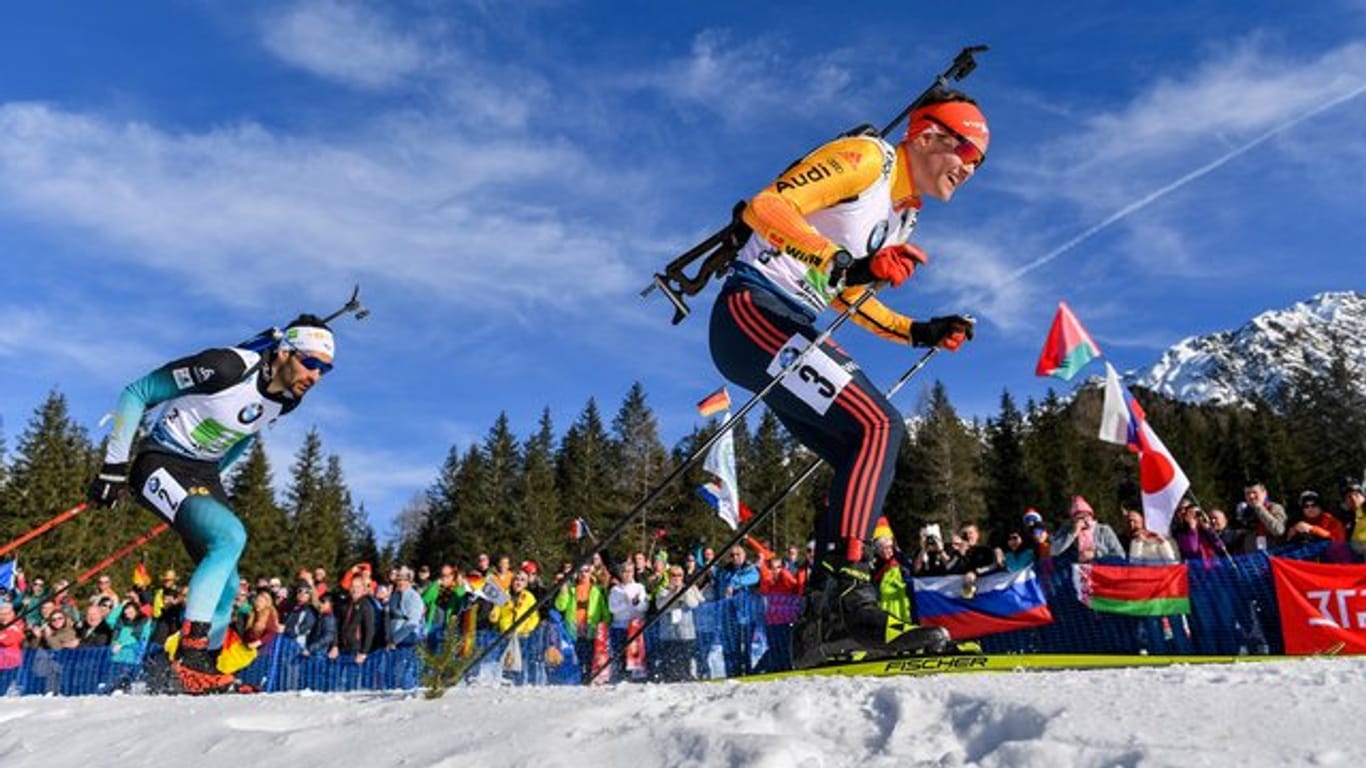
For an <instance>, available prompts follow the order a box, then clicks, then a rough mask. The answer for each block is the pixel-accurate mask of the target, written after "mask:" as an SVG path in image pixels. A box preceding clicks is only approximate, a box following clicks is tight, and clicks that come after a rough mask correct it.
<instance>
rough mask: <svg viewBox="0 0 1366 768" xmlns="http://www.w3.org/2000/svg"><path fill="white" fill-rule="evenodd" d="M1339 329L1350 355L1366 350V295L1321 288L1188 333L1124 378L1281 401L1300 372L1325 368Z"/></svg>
mask: <svg viewBox="0 0 1366 768" xmlns="http://www.w3.org/2000/svg"><path fill="white" fill-rule="evenodd" d="M1335 336H1336V337H1337V338H1338V339H1339V340H1340V341H1341V343H1342V344H1343V345H1344V349H1345V351H1346V353H1347V360H1349V361H1355V360H1360V359H1362V357H1363V355H1364V354H1366V294H1363V293H1356V292H1350V291H1339V292H1328V293H1320V294H1318V295H1316V296H1314V297H1313V298H1311V299H1309V300H1308V301H1301V302H1297V303H1296V304H1294V305H1292V306H1290V307H1288V308H1286V309H1280V310H1269V311H1266V312H1262V313H1261V314H1259V315H1257V316H1256V317H1254V318H1252V319H1251V320H1249V321H1248V322H1247V323H1245V324H1244V325H1243V326H1242V327H1241V328H1238V329H1237V330H1234V331H1220V332H1217V333H1212V334H1209V335H1207V336H1198V337H1196V336H1192V337H1190V338H1187V339H1183V340H1182V341H1180V342H1178V343H1177V344H1175V345H1174V346H1172V347H1171V348H1170V349H1168V350H1167V351H1166V352H1164V353H1163V354H1162V357H1161V358H1160V359H1159V360H1158V361H1157V362H1156V363H1155V364H1153V365H1152V366H1151V367H1150V368H1148V369H1146V370H1144V371H1141V372H1138V373H1129V374H1126V375H1125V379H1126V381H1129V382H1131V383H1134V384H1137V385H1138V386H1141V387H1144V388H1147V389H1150V390H1153V391H1156V392H1159V393H1161V394H1163V395H1166V396H1168V397H1172V398H1175V399H1177V400H1183V401H1186V402H1191V403H1213V404H1215V405H1232V404H1248V403H1249V402H1250V400H1251V398H1252V397H1253V396H1258V397H1261V398H1263V399H1266V400H1268V401H1271V402H1276V401H1278V399H1279V394H1280V392H1279V390H1280V389H1281V387H1282V386H1283V385H1284V384H1285V383H1286V382H1288V381H1289V380H1290V378H1292V375H1293V374H1294V373H1295V372H1297V371H1302V370H1305V369H1311V370H1317V371H1323V370H1325V369H1326V368H1327V367H1328V364H1329V361H1330V360H1331V358H1332V340H1333V338H1334V337H1335ZM1362 394H1366V384H1363V392H1362Z"/></svg>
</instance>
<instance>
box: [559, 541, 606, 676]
mask: <svg viewBox="0 0 1366 768" xmlns="http://www.w3.org/2000/svg"><path fill="white" fill-rule="evenodd" d="M555 610H557V611H559V612H560V615H561V616H563V617H564V623H565V628H566V629H567V630H568V632H569V638H570V640H571V641H573V643H574V655H575V657H577V658H578V660H579V670H580V672H581V674H582V680H583V683H584V685H587V684H588V683H589V682H590V680H589V676H590V675H591V674H592V673H593V639H594V637H596V636H597V632H598V627H599V626H600V625H602V624H603V623H606V622H610V621H612V611H611V610H610V609H609V608H608V606H607V596H606V595H605V594H604V593H603V591H602V587H601V586H599V585H598V582H597V578H596V577H595V576H594V569H593V566H592V565H588V564H586V565H584V566H583V567H582V568H580V569H579V573H578V578H576V579H575V580H574V582H573V583H570V582H569V581H568V580H565V581H564V582H563V583H561V584H560V591H559V593H558V594H557V595H555Z"/></svg>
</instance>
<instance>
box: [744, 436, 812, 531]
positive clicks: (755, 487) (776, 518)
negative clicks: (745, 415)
mask: <svg viewBox="0 0 1366 768" xmlns="http://www.w3.org/2000/svg"><path fill="white" fill-rule="evenodd" d="M748 442H749V451H748V452H747V453H746V454H745V457H744V461H743V462H742V464H743V467H744V471H743V473H742V474H741V476H740V487H741V489H742V492H741V498H749V499H753V503H752V504H751V506H753V507H754V511H755V512H760V511H762V510H763V509H764V508H766V507H767V506H768V505H769V504H771V503H772V502H773V500H774V499H776V498H778V494H780V493H782V492H783V490H784V489H786V488H787V487H788V486H789V485H791V483H792V481H793V480H794V479H795V478H796V476H797V473H799V472H800V471H802V470H803V469H805V468H806V466H807V464H806V463H799V462H797V461H794V460H792V457H791V453H792V451H793V448H794V446H793V444H792V440H791V438H789V437H788V435H787V431H786V430H784V429H783V426H782V423H781V422H779V421H778V417H777V416H776V415H774V413H773V412H772V411H770V410H768V409H764V413H763V416H761V417H760V419H759V426H758V428H757V429H756V430H755V432H754V436H753V437H752V438H751V439H750V440H749V441H748ZM802 490H808V489H802ZM807 513H808V507H807V505H806V497H805V495H804V494H793V496H790V497H789V498H787V499H785V500H784V501H783V502H782V505H781V506H780V507H779V508H778V509H776V510H774V514H773V515H772V516H770V518H769V524H768V525H767V526H761V528H760V529H759V530H758V531H757V532H758V534H759V536H760V538H764V539H768V540H769V546H771V547H773V548H774V549H777V550H785V548H786V547H787V546H789V545H795V546H797V547H798V548H799V549H804V546H802V544H801V542H803V541H805V540H806V537H807V533H808V532H809V531H810V530H811V519H810V515H809V514H807Z"/></svg>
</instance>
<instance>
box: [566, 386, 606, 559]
mask: <svg viewBox="0 0 1366 768" xmlns="http://www.w3.org/2000/svg"><path fill="white" fill-rule="evenodd" d="M612 459H613V450H612V443H611V439H610V438H609V437H608V435H607V432H606V431H605V430H604V429H603V424H602V417H601V416H600V415H599V414H598V406H597V402H596V401H595V400H593V399H592V398H589V400H588V404H587V405H586V406H585V407H584V409H583V411H582V412H581V413H580V414H579V417H578V419H576V420H575V422H574V424H573V426H571V427H570V428H569V431H568V432H566V433H565V436H564V439H563V440H562V441H561V442H560V452H559V456H558V457H557V461H556V466H555V476H556V479H557V481H558V485H559V488H560V518H561V519H562V520H573V519H574V518H576V517H582V518H584V519H586V520H587V521H588V524H589V526H590V527H591V528H592V529H593V531H594V532H595V533H597V534H598V535H602V534H604V533H605V532H606V531H607V530H608V529H610V528H611V527H612V526H613V525H615V524H616V523H617V521H618V520H619V519H620V510H619V509H614V508H613V507H612V505H611V504H609V503H608V502H607V501H605V500H604V489H607V488H611V487H612V486H613V484H614V483H615V479H614V477H613V475H614V473H615V468H614V467H613V466H612Z"/></svg>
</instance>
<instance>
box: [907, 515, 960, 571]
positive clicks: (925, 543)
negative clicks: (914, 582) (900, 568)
mask: <svg viewBox="0 0 1366 768" xmlns="http://www.w3.org/2000/svg"><path fill="white" fill-rule="evenodd" d="M954 558H955V554H954V553H952V552H949V551H948V550H946V549H945V548H944V537H943V535H942V534H941V533H940V531H939V524H938V523H931V524H930V525H927V526H925V527H923V528H921V529H920V548H919V549H918V550H917V551H916V553H915V557H914V559H913V560H912V561H911V572H912V573H913V575H915V576H948V575H949V573H950V572H951V571H950V566H952V565H953V563H954Z"/></svg>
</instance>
